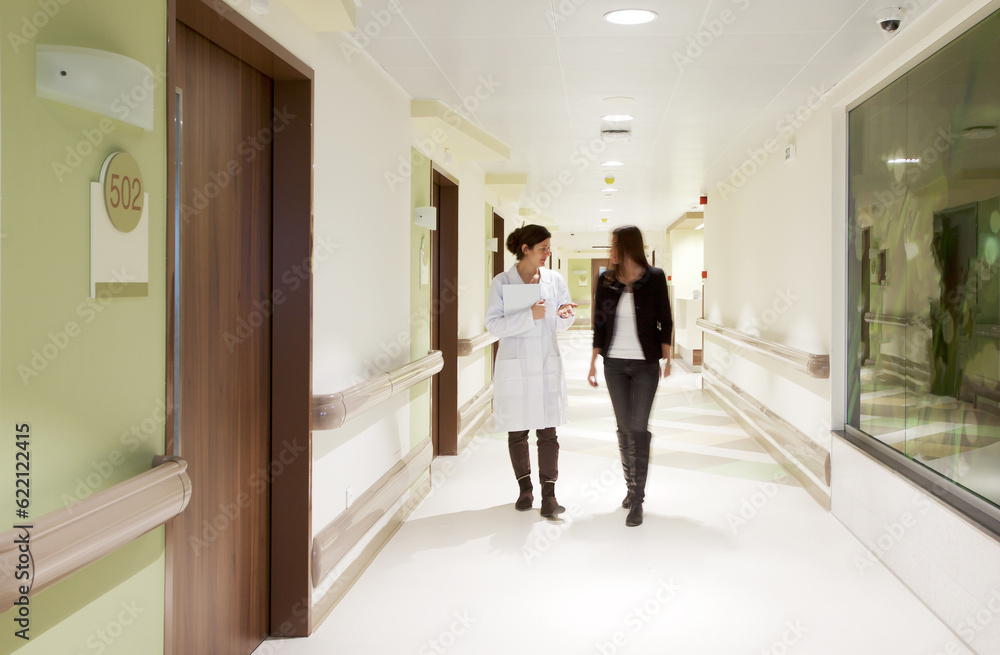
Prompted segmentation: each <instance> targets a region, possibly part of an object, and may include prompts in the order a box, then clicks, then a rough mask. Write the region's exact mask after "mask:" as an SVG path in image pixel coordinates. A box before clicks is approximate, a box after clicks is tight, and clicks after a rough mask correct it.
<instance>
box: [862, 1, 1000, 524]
mask: <svg viewBox="0 0 1000 655" xmlns="http://www.w3.org/2000/svg"><path fill="white" fill-rule="evenodd" d="M998 64H1000V12H998V13H995V14H993V15H992V16H990V17H989V18H987V19H986V20H984V21H982V22H981V23H979V24H978V25H976V26H975V27H974V28H972V29H971V30H969V31H968V32H966V33H965V34H963V35H962V36H960V37H959V38H958V39H956V40H955V41H953V42H952V43H950V44H949V45H947V46H946V47H944V48H942V49H941V50H940V51H938V52H937V53H935V54H934V55H932V56H931V57H930V58H928V59H927V60H926V61H924V62H923V63H921V64H920V65H919V66H917V67H916V68H914V69H913V70H912V71H910V72H908V73H907V74H906V75H904V76H903V77H901V78H900V79H898V80H896V81H895V82H893V83H892V84H891V85H889V86H888V87H886V88H885V89H883V90H882V91H880V92H879V93H877V94H876V95H874V96H873V97H872V98H870V99H869V100H867V101H866V102H865V103H863V104H862V105H860V106H859V107H857V108H856V109H854V110H853V111H851V113H850V120H849V135H850V141H849V143H850V153H849V167H850V177H849V180H850V182H849V183H850V205H849V206H850V216H849V221H848V223H849V240H850V244H851V247H850V249H849V260H848V297H849V298H850V301H849V308H850V311H849V314H850V320H851V324H850V352H851V353H852V357H849V358H848V360H849V363H848V366H849V371H848V382H849V388H848V398H849V406H848V423H849V424H850V425H852V426H853V427H855V428H857V429H859V430H861V431H862V432H865V433H866V434H868V435H870V436H872V437H874V438H876V439H878V440H880V441H882V442H883V443H885V444H887V445H889V446H891V447H892V448H894V449H896V450H898V451H899V452H900V453H902V454H903V455H905V456H906V457H909V458H911V459H913V460H914V461H917V462H920V463H921V464H923V465H925V466H927V467H928V468H929V469H931V470H933V471H935V472H937V473H939V474H940V475H942V476H944V477H946V478H948V479H950V480H952V481H954V482H955V483H957V484H960V485H962V486H964V487H965V488H967V489H969V490H970V491H972V492H974V493H976V494H979V495H980V496H982V497H984V498H987V499H988V500H990V501H991V502H993V503H995V504H1000V267H998V260H1000V135H998V126H1000V65H998Z"/></svg>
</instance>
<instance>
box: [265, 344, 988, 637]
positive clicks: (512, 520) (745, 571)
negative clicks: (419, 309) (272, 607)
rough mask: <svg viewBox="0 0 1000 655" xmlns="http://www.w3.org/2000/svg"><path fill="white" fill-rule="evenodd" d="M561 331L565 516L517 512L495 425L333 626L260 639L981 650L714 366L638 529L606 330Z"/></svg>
mask: <svg viewBox="0 0 1000 655" xmlns="http://www.w3.org/2000/svg"><path fill="white" fill-rule="evenodd" d="M561 344H562V347H563V353H564V358H565V360H566V369H567V373H568V376H569V385H568V386H569V393H570V402H571V408H570V419H571V421H570V423H569V425H566V426H563V427H561V428H560V429H559V435H560V442H561V444H562V452H561V458H560V478H559V484H558V487H557V489H558V492H557V493H558V497H559V500H560V502H561V503H562V504H563V505H565V506H566V507H567V508H568V510H569V511H568V512H567V513H566V514H564V515H563V519H562V520H561V521H547V520H545V519H543V518H541V517H540V516H539V514H538V511H537V508H538V504H539V502H538V495H537V493H536V500H535V509H534V510H532V511H530V512H517V511H515V510H514V509H513V501H514V499H515V498H516V496H517V485H516V483H515V482H514V479H513V476H512V474H511V471H510V462H509V459H508V455H507V448H506V443H505V438H506V436H505V435H497V434H481V435H480V436H478V437H477V438H476V439H475V440H474V441H473V442H472V444H471V445H470V447H469V451H468V454H467V455H465V456H459V458H451V460H448V459H438V460H437V461H436V462H435V464H434V468H435V471H436V472H438V473H441V474H442V475H441V476H439V479H440V480H441V483H440V484H438V485H437V487H436V488H435V490H434V491H433V493H432V494H431V495H430V496H429V497H428V498H427V499H426V500H424V502H423V503H422V504H421V505H420V506H419V507H418V508H417V509H416V511H415V512H414V513H413V515H412V516H411V518H410V519H409V520H408V521H407V522H406V524H405V525H404V526H403V527H402V528H401V529H400V531H399V532H398V533H397V535H396V536H395V537H394V538H393V539H392V541H391V542H390V543H389V544H388V545H387V546H386V547H385V548H384V549H383V550H382V552H381V553H380V554H379V555H378V558H377V559H376V560H375V562H374V563H373V564H372V566H371V567H370V568H369V569H368V570H367V571H366V572H365V573H364V575H363V576H362V577H361V578H360V580H359V581H358V582H357V584H356V585H355V586H354V587H353V588H352V589H351V590H350V591H349V592H348V594H347V595H346V597H345V598H344V600H343V601H342V602H341V603H340V604H339V605H338V606H337V607H336V608H335V609H334V611H333V613H332V614H331V616H330V617H329V619H327V621H326V623H324V625H323V626H322V627H321V628H320V630H319V631H318V632H317V633H316V634H315V635H313V636H312V637H310V638H309V639H300V640H275V641H269V642H267V643H265V644H264V645H262V646H261V648H259V649H258V651H257V652H258V653H260V654H262V655H263V654H266V653H282V654H283V655H285V654H287V655H319V654H323V655H328V654H334V653H350V654H352V655H359V654H372V655H386V654H393V655H395V654H403V653H414V654H418V655H419V654H425V653H426V654H429V653H449V654H450V655H451V654H454V655H459V654H475V655H488V654H498V655H499V654H503V655H508V654H513V653H519V654H520V653H528V654H535V653H537V654H542V653H545V654H549V653H556V654H567V653H568V654H574V655H576V654H581V655H582V654H595V655H612V654H615V655H617V654H622V653H636V654H653V653H657V654H659V653H671V654H677V655H702V654H703V655H742V654H747V655H751V654H752V655H757V654H759V653H786V654H802V655H806V654H811V655H846V654H848V653H851V654H857V655H873V654H885V655H917V654H919V655H924V654H925V653H938V652H942V653H945V652H946V653H950V654H956V655H965V654H968V653H970V651H969V650H967V649H966V648H965V647H964V646H963V645H962V644H961V642H960V641H959V640H958V638H957V637H956V636H955V635H954V634H952V633H951V632H950V631H949V630H948V629H947V628H945V627H944V625H943V624H942V623H941V622H940V621H939V620H938V619H937V618H936V617H935V616H934V615H933V614H932V613H931V612H930V611H929V610H927V609H926V608H925V607H924V606H923V605H922V604H921V603H920V602H919V601H918V600H917V599H916V598H915V597H914V596H913V595H912V594H911V593H910V592H909V591H908V590H907V589H906V588H905V587H904V586H903V585H902V583H900V582H899V581H898V580H897V579H896V578H895V577H894V576H893V575H892V574H891V573H889V572H888V571H887V570H886V569H885V568H884V567H882V566H881V565H880V564H878V563H877V561H876V560H875V559H874V556H873V555H871V554H870V553H869V551H868V550H867V549H866V548H865V547H864V546H863V545H862V544H861V543H859V542H858V541H857V540H856V539H855V538H854V537H853V536H852V535H851V534H850V533H848V531H847V530H846V529H845V528H844V527H843V526H842V525H841V524H840V523H839V522H838V521H837V520H836V519H835V518H834V517H833V516H832V515H830V514H828V513H827V512H825V511H823V510H822V509H821V508H820V507H819V506H818V505H817V504H816V503H815V501H813V500H812V499H811V498H810V497H809V496H808V495H807V494H806V492H805V491H804V490H803V489H802V488H801V487H799V486H798V485H797V483H796V482H795V481H794V480H793V479H791V478H788V477H786V476H785V475H784V474H783V473H782V471H781V469H780V468H779V467H778V466H777V465H776V464H775V463H774V462H773V461H772V460H771V459H770V457H768V455H767V454H766V453H765V452H764V451H763V450H762V449H761V448H760V447H758V446H757V445H756V443H754V442H753V440H751V439H749V438H748V437H747V436H746V434H745V433H744V432H743V431H742V430H741V429H740V428H739V426H738V425H736V424H735V423H734V422H733V421H732V420H731V419H730V418H729V417H728V416H727V415H726V414H725V413H724V412H723V411H722V410H721V409H720V408H719V407H718V406H717V405H716V404H715V403H714V402H713V401H712V400H711V398H710V397H709V396H708V395H707V394H705V393H704V392H702V391H701V389H700V386H701V385H700V379H699V376H698V375H697V374H689V373H683V372H681V371H680V370H679V369H677V372H676V373H675V374H674V375H673V376H671V377H670V378H669V379H668V380H666V381H664V382H663V383H662V384H661V386H660V391H659V393H658V396H657V403H656V406H655V410H654V416H653V418H652V430H653V433H654V435H655V436H654V442H653V455H652V464H651V469H650V475H649V484H648V487H647V499H646V503H645V506H644V507H645V511H646V515H645V522H644V523H643V525H642V526H640V527H637V528H627V527H625V510H623V509H621V508H620V506H619V503H620V501H621V498H622V496H623V494H624V484H623V482H622V480H621V466H620V464H619V462H618V448H617V442H616V440H615V435H614V419H613V417H612V414H611V407H610V402H609V400H608V397H607V391H606V389H605V388H604V385H603V383H602V385H601V388H599V389H596V390H595V389H591V388H590V387H589V386H587V384H586V381H585V377H586V369H587V366H588V364H589V352H590V343H589V333H586V332H579V333H574V332H571V333H569V334H567V335H566V336H565V338H564V339H563V340H562V342H561ZM533 441H534V438H533V437H532V442H533ZM449 461H450V462H451V463H452V465H453V468H454V470H453V472H452V473H451V474H447V475H446V474H444V471H445V464H446V462H449ZM536 489H537V486H536Z"/></svg>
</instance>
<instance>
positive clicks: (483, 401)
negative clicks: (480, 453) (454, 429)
mask: <svg viewBox="0 0 1000 655" xmlns="http://www.w3.org/2000/svg"><path fill="white" fill-rule="evenodd" d="M491 400H493V383H492V382H490V383H489V384H487V385H486V386H485V387H483V388H482V389H480V390H479V391H477V392H476V394H475V395H474V396H473V397H472V398H469V400H468V402H466V403H465V404H464V405H462V406H461V407H459V408H458V432H459V434H461V433H462V431H463V430H465V428H467V427H468V426H469V425H471V424H472V420H473V419H474V418H475V417H476V416H478V415H479V413H480V412H481V411H483V409H484V408H485V407H486V406H487V405H489V404H490V401H491Z"/></svg>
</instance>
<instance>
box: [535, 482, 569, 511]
mask: <svg viewBox="0 0 1000 655" xmlns="http://www.w3.org/2000/svg"><path fill="white" fill-rule="evenodd" d="M565 511H566V508H565V507H563V506H562V505H560V504H559V502H558V501H557V500H556V483H555V481H554V480H546V481H544V482H542V511H541V514H542V516H544V517H545V518H547V519H550V518H553V517H554V516H555V515H556V514H562V513H563V512H565Z"/></svg>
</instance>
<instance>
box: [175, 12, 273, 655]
mask: <svg viewBox="0 0 1000 655" xmlns="http://www.w3.org/2000/svg"><path fill="white" fill-rule="evenodd" d="M176 41H177V42H176V75H175V77H174V80H175V83H176V85H177V87H178V94H179V101H180V102H179V111H178V115H179V116H180V119H181V120H180V121H179V129H178V133H177V159H178V161H179V163H180V167H179V180H180V197H179V204H180V212H179V215H178V218H177V222H176V224H175V227H174V229H175V231H176V232H177V233H178V234H177V236H176V237H175V238H176V246H175V248H176V253H175V258H176V266H175V270H176V271H177V272H176V273H175V276H176V277H175V280H174V281H175V283H176V285H177V288H178V289H179V291H180V295H179V302H178V304H177V306H176V308H175V309H174V312H173V313H174V319H175V323H174V325H175V330H176V331H178V332H179V335H180V339H179V342H178V343H177V346H178V352H177V357H176V359H175V360H174V362H175V363H174V366H175V370H174V371H173V374H174V377H175V378H176V379H178V380H179V382H178V384H177V387H176V388H177V389H178V393H179V399H178V401H179V402H178V406H179V408H180V412H179V418H177V419H176V420H177V422H178V425H179V431H178V434H177V436H175V440H177V439H179V441H180V447H179V454H180V455H181V456H182V457H184V458H185V459H186V460H187V462H188V474H189V475H190V477H191V484H192V495H191V503H190V505H189V506H188V508H187V510H186V511H185V512H184V513H183V514H181V515H180V516H179V517H177V518H176V519H174V521H173V522H172V523H171V524H170V526H169V527H168V534H167V538H168V549H169V550H170V562H171V564H170V567H171V570H170V571H169V572H168V575H170V576H171V593H170V597H169V598H168V600H167V602H168V607H167V611H168V612H171V613H172V618H171V629H170V634H169V635H168V652H171V653H176V654H185V655H189V654H194V653H212V654H213V655H229V654H234V655H245V654H246V653H250V652H252V651H253V650H254V649H255V648H256V647H257V646H258V645H259V644H260V642H262V641H263V640H264V639H265V638H266V637H267V635H268V632H269V613H270V599H269V539H270V528H269V519H270V517H269V502H270V488H269V478H268V476H267V475H266V471H268V465H269V463H270V451H271V447H270V444H271V431H270V420H271V413H270V389H271V365H270V361H271V346H270V344H271V317H270V312H269V311H268V307H269V306H270V302H269V298H270V295H271V223H272V221H271V206H272V203H271V179H272V149H271V145H270V139H269V138H267V135H268V134H269V133H270V128H271V121H272V106H273V83H272V80H271V79H270V78H268V77H267V76H265V75H263V74H262V73H260V72H259V71H257V70H255V69H254V68H252V67H250V66H249V65H247V64H246V63H244V62H242V61H240V60H239V59H237V58H236V57H234V56H232V55H231V54H229V53H228V52H226V51H225V50H223V49H222V48H220V47H219V46H217V45H215V44H214V43H212V42H211V41H209V40H208V39H206V38H205V37H203V36H201V35H200V34H198V33H196V32H194V31H193V30H191V29H188V28H187V27H186V26H184V25H183V24H178V25H177V37H176Z"/></svg>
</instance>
